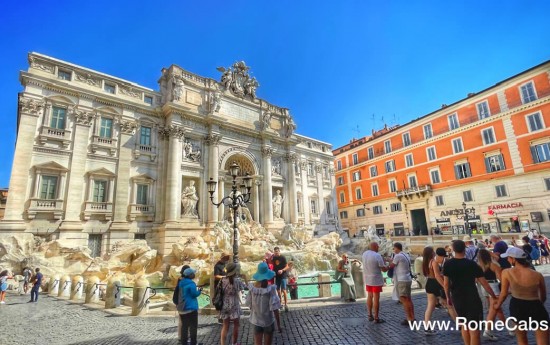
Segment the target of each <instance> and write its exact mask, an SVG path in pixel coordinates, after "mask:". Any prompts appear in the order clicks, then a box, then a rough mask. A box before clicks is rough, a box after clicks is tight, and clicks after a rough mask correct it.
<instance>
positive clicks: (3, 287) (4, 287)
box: [0, 283, 8, 292]
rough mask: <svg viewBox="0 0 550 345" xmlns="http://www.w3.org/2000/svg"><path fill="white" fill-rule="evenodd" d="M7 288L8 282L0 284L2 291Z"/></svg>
mask: <svg viewBox="0 0 550 345" xmlns="http://www.w3.org/2000/svg"><path fill="white" fill-rule="evenodd" d="M7 289H8V283H2V285H0V291H2V292H4V291H6V290H7Z"/></svg>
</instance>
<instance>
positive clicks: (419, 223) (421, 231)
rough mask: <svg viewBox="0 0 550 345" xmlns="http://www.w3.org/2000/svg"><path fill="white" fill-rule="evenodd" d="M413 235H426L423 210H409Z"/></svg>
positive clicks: (426, 228)
mask: <svg viewBox="0 0 550 345" xmlns="http://www.w3.org/2000/svg"><path fill="white" fill-rule="evenodd" d="M411 219H412V228H413V234H414V235H415V236H418V235H428V223H427V222H426V212H425V211H424V209H423V208H419V209H416V210H411Z"/></svg>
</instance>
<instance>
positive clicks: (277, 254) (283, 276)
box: [273, 247, 288, 311]
mask: <svg viewBox="0 0 550 345" xmlns="http://www.w3.org/2000/svg"><path fill="white" fill-rule="evenodd" d="M273 251H274V255H273V270H274V271H275V274H276V276H275V285H277V293H278V294H279V299H281V301H283V300H284V308H285V311H288V306H287V293H286V285H287V282H288V280H287V279H288V273H287V271H288V264H287V261H286V258H285V256H284V255H281V249H280V248H279V247H275V248H273ZM283 297H284V299H283Z"/></svg>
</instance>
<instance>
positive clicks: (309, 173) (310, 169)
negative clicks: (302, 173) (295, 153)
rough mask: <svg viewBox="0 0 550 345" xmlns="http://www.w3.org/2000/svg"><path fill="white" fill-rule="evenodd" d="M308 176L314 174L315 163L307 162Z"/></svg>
mask: <svg viewBox="0 0 550 345" xmlns="http://www.w3.org/2000/svg"><path fill="white" fill-rule="evenodd" d="M307 176H313V163H307Z"/></svg>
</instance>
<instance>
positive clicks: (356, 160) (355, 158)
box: [352, 153, 359, 165]
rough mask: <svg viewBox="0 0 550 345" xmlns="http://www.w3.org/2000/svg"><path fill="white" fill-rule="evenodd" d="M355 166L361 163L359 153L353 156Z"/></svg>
mask: <svg viewBox="0 0 550 345" xmlns="http://www.w3.org/2000/svg"><path fill="white" fill-rule="evenodd" d="M352 157H353V164H354V165H355V164H358V163H359V157H358V156H357V153H354V154H353V156H352Z"/></svg>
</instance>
